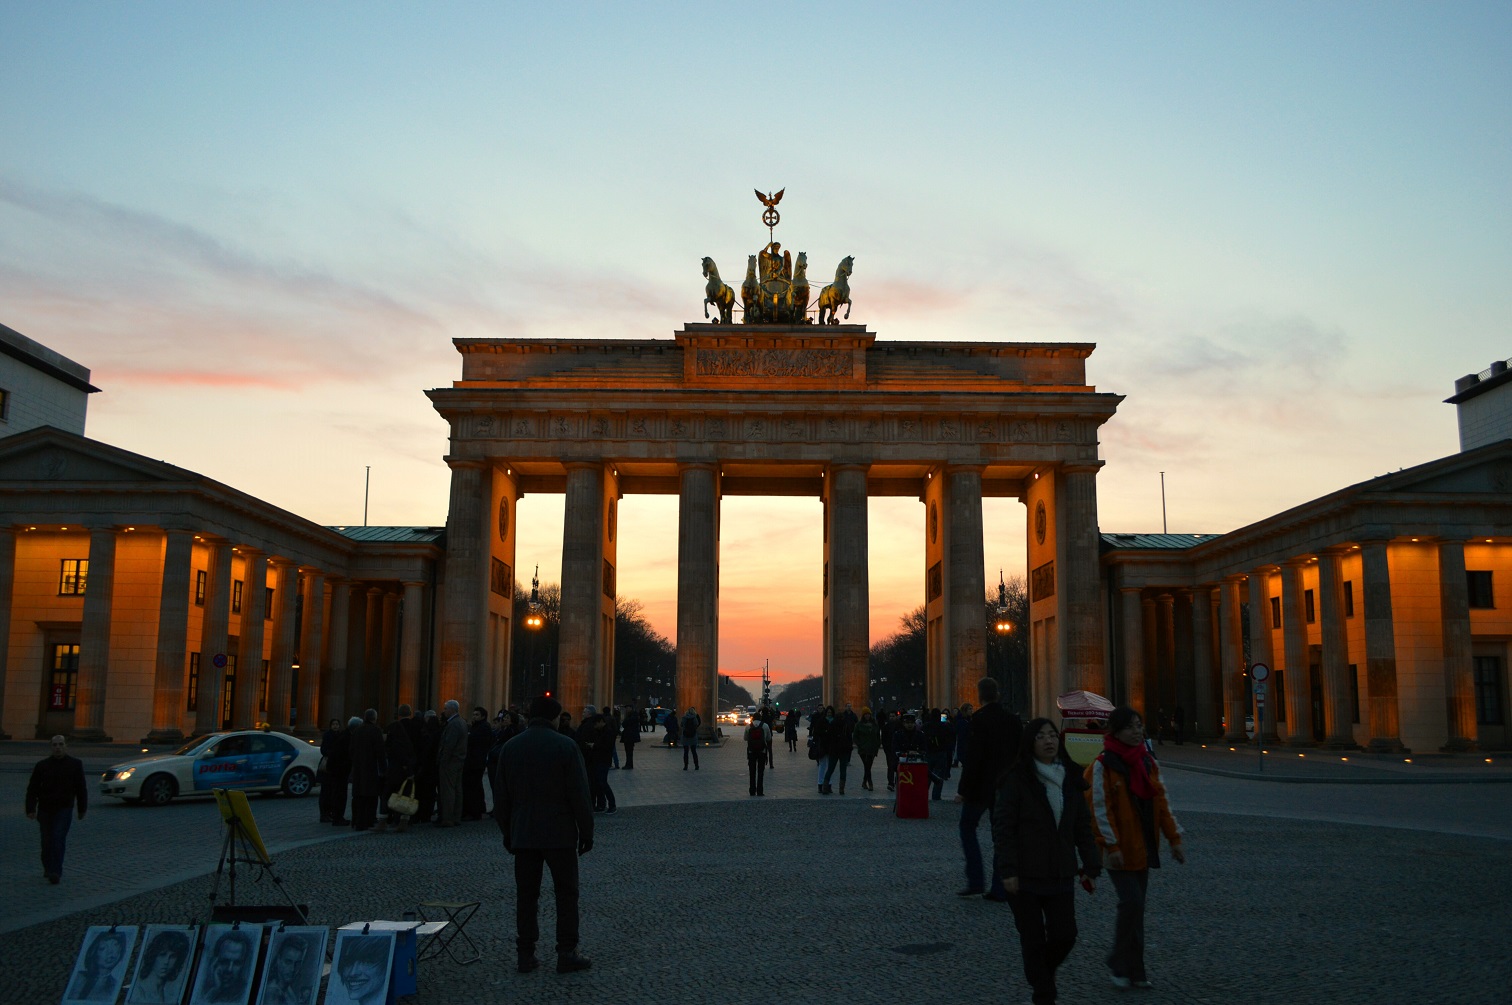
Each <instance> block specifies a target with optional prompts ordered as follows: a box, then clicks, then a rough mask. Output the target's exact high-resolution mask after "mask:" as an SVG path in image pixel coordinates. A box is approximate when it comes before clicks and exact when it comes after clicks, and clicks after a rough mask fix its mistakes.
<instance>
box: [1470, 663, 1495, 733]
mask: <svg viewBox="0 0 1512 1005" xmlns="http://www.w3.org/2000/svg"><path fill="white" fill-rule="evenodd" d="M1501 692H1502V668H1501V657H1500V656H1477V657H1475V721H1476V722H1478V723H1480V724H1481V725H1483V726H1500V725H1501V724H1502V699H1501Z"/></svg>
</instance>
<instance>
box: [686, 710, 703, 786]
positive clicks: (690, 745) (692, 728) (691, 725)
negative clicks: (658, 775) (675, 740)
mask: <svg viewBox="0 0 1512 1005" xmlns="http://www.w3.org/2000/svg"><path fill="white" fill-rule="evenodd" d="M701 725H703V720H702V719H701V718H699V716H698V713H697V712H695V711H694V710H693V706H692V705H689V706H688V711H687V712H685V713H683V717H682V750H683V770H684V771H687V770H688V752H689V751H692V753H693V770H694V771H697V770H698V727H699V726H701Z"/></svg>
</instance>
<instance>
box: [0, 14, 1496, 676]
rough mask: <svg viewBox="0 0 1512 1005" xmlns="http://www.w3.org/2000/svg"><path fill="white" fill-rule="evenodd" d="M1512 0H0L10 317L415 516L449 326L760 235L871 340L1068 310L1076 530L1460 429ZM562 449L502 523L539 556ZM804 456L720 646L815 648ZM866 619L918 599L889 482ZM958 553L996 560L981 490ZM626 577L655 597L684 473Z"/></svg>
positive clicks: (115, 434) (134, 399) (429, 470)
mask: <svg viewBox="0 0 1512 1005" xmlns="http://www.w3.org/2000/svg"><path fill="white" fill-rule="evenodd" d="M1509 53H1512V5H1508V4H1506V3H1467V2H1449V3H1439V4H1422V3H1390V2H1378V3H1369V4H1365V3H1332V2H1330V3H1322V2H1319V3H1284V2H1271V3H1263V4H1257V3H1245V2H1232V3H1224V4H1212V3H1130V4H1118V5H1112V4H1092V3H1079V2H1068V3H1062V4H1029V3H1012V2H994V3H981V4H968V3H959V4H951V3H941V4H912V3H898V4H888V3H875V4H866V5H820V4H784V3H764V4H758V5H751V4H742V5H721V4H713V3H707V2H705V3H701V4H670V3H668V4H650V3H641V4H609V3H596V4H581V3H571V2H561V3H553V4H522V3H502V2H495V3H446V2H436V0H432V2H428V3H426V4H396V3H381V2H379V3H375V2H365V3H336V2H328V3H322V4H319V5H309V4H295V3H279V2H262V3H257V4H202V3H166V2H150V0H147V2H141V3H134V4H113V3H109V4H107V3H89V2H80V3H71V4H53V3H43V2H33V0H0V322H4V323H5V324H8V325H9V326H10V327H12V328H15V329H16V330H18V331H20V332H22V333H23V334H25V335H27V336H29V337H31V338H33V339H36V340H37V341H39V342H41V343H43V344H44V345H47V346H49V347H51V348H53V349H55V350H57V351H59V352H61V353H63V354H64V355H66V356H68V357H70V358H71V359H74V360H76V361H78V362H79V363H81V364H83V365H84V366H87V367H89V368H90V369H91V370H92V371H93V382H94V383H95V385H96V386H98V387H100V388H102V389H103V390H102V393H100V394H98V395H94V396H93V399H92V401H91V402H90V412H89V423H88V433H89V435H91V436H92V437H95V438H97V439H100V440H103V441H105V442H108V443H112V444H115V445H117V446H120V447H124V448H126V449H128V450H133V451H136V452H138V453H141V454H146V455H148V456H150V457H154V458H159V459H162V460H167V461H171V462H172V463H174V464H177V465H179V466H181V467H185V468H189V469H191V470H194V471H198V472H201V473H203V474H205V475H208V476H210V477H212V478H216V479H218V480H220V481H223V482H226V483H227V484H230V485H232V486H234V487H236V488H239V489H242V490H244V491H247V492H250V493H253V494H255V495H258V496H260V497H262V498H264V499H267V500H269V501H270V502H273V503H275V504H277V505H279V506H282V507H284V508H286V509H289V510H291V511H293V512H295V513H298V514H300V515H302V516H305V517H307V518H309V519H312V520H315V521H317V522H320V523H324V524H331V525H336V524H346V523H360V522H361V518H362V509H363V503H364V477H365V475H366V473H367V469H368V468H369V467H371V490H370V495H369V498H368V519H369V522H370V523H374V524H429V525H439V524H442V523H444V522H445V518H446V498H447V491H448V487H449V477H448V472H447V468H446V466H445V465H444V464H443V463H442V462H441V457H442V456H443V455H444V454H445V452H446V429H445V425H444V424H443V423H442V422H441V420H440V418H439V417H438V416H437V415H436V414H435V412H434V411H433V409H432V408H431V407H430V404H429V401H428V400H427V399H426V398H425V396H424V394H423V392H424V390H425V389H427V388H432V387H442V386H446V385H448V384H449V383H450V382H451V381H452V380H454V379H456V378H457V377H459V376H460V371H461V366H460V357H458V356H457V354H456V352H455V350H454V348H453V346H452V345H451V339H453V338H479V337H488V338H541V337H549V338H573V339H591V338H670V337H671V335H672V332H673V331H675V330H676V329H678V328H680V327H681V326H682V325H683V324H684V323H686V322H688V321H699V320H702V300H703V285H704V280H703V278H702V276H701V275H700V274H699V267H700V266H699V263H700V260H701V259H702V257H703V256H705V255H709V256H712V257H713V258H714V259H715V260H716V262H719V263H725V264H724V265H723V271H724V273H725V275H726V278H729V277H730V276H731V275H732V274H738V273H739V272H740V269H739V267H738V266H739V263H741V262H743V260H744V257H745V256H746V255H748V254H751V253H752V252H754V251H755V250H756V249H757V248H759V247H760V246H761V244H763V243H764V242H765V240H766V231H765V228H763V227H762V226H761V223H760V211H761V206H760V204H759V203H757V202H756V200H755V198H754V196H753V195H752V189H753V188H760V189H762V190H763V191H771V190H775V189H786V195H785V197H784V199H783V201H782V203H781V206H780V210H781V213H782V223H781V224H780V225H779V228H778V234H777V236H778V238H779V239H780V240H782V241H783V244H784V247H787V248H789V249H792V250H794V251H800V250H802V251H807V252H808V254H809V259H810V261H811V262H813V263H814V267H813V269H812V270H811V271H813V272H814V274H815V276H816V278H817V277H820V276H824V275H827V274H828V273H829V271H830V269H831V267H830V266H829V265H828V263H830V262H838V261H839V260H840V259H841V258H842V257H844V256H846V255H852V256H854V257H855V271H854V274H853V275H852V277H851V280H850V282H851V290H852V299H853V302H854V312H853V314H852V318H851V320H852V321H859V322H864V323H865V324H867V325H868V327H869V329H870V330H871V331H873V332H875V333H876V335H877V338H878V339H879V340H881V341H886V340H898V341H912V340H950V341H1015V340H1022V341H1068V342H1095V343H1096V344H1097V347H1098V348H1097V350H1096V352H1095V353H1094V354H1093V355H1092V356H1091V357H1090V359H1088V361H1087V368H1088V379H1089V382H1090V383H1092V384H1094V385H1096V387H1097V388H1098V389H1099V390H1101V391H1113V392H1117V393H1119V394H1123V395H1126V396H1127V397H1126V399H1125V401H1124V402H1123V404H1122V405H1121V406H1120V408H1119V411H1118V414H1117V415H1116V416H1115V417H1114V418H1113V419H1112V420H1111V421H1110V422H1109V423H1108V424H1107V425H1106V426H1104V427H1103V430H1102V445H1101V451H1102V457H1103V459H1104V460H1105V462H1106V466H1105V467H1104V468H1103V470H1102V473H1101V474H1100V475H1099V478H1098V496H1099V519H1100V523H1101V526H1102V528H1103V530H1105V531H1115V532H1116V531H1125V532H1127V531H1155V530H1159V529H1161V525H1162V524H1161V520H1162V513H1161V503H1162V500H1161V482H1160V473H1161V472H1162V471H1163V472H1165V493H1166V499H1165V506H1166V514H1167V519H1168V521H1169V527H1170V529H1171V530H1172V531H1173V532H1175V531H1181V532H1209V533H1221V532H1224V531H1228V530H1232V529H1235V528H1238V527H1241V526H1244V525H1245V524H1247V523H1250V522H1253V521H1255V520H1258V519H1261V518H1263V517H1265V516H1268V515H1270V514H1272V513H1275V512H1277V511H1279V510H1282V509H1285V508H1287V507H1289V506H1293V505H1296V504H1299V503H1302V502H1305V501H1307V500H1309V499H1312V498H1315V497H1317V496H1319V495H1322V494H1324V493H1327V492H1330V491H1333V490H1335V489H1338V488H1341V487H1343V486H1345V485H1348V484H1352V483H1354V482H1358V481H1362V480H1365V479H1368V478H1371V477H1373V476H1375V475H1378V474H1382V473H1385V472H1387V471H1394V470H1397V469H1398V468H1402V467H1407V466H1410V465H1413V464H1417V463H1421V462H1423V461H1427V460H1431V459H1433V458H1435V457H1440V456H1443V455H1445V454H1449V453H1452V452H1454V451H1455V450H1456V449H1457V446H1458V440H1457V430H1456V425H1455V417H1454V411H1453V407H1452V406H1450V405H1446V404H1444V403H1443V399H1444V398H1446V397H1448V396H1449V395H1450V394H1451V393H1452V392H1453V382H1454V380H1455V379H1456V378H1457V377H1459V376H1462V375H1464V374H1467V373H1473V372H1477V371H1480V370H1484V369H1485V368H1486V367H1487V366H1489V364H1490V363H1491V361H1493V360H1498V359H1506V358H1508V357H1509V356H1512V323H1509V322H1512V281H1509V279H1512V199H1509V188H1508V187H1509V180H1512V55H1509ZM561 510H562V498H561V497H560V496H546V495H543V496H528V497H526V499H525V500H524V501H523V502H522V503H521V506H520V512H519V520H520V521H521V523H520V527H521V534H522V537H521V543H520V549H519V555H518V561H517V567H518V568H519V569H520V570H521V573H522V574H526V575H528V572H529V569H530V568H531V567H532V566H533V565H534V564H535V563H539V565H540V568H541V578H542V580H543V581H545V582H552V581H555V580H556V578H557V572H558V570H559V567H560V557H561V517H562V514H561ZM819 513H820V508H819V503H818V501H817V500H804V499H781V500H774V499H748V498H734V499H729V500H726V501H725V503H724V507H723V510H722V527H723V535H722V544H721V562H722V565H721V605H720V619H721V620H720V663H721V668H722V669H724V670H726V671H729V672H742V671H746V670H751V669H755V668H757V667H760V666H761V665H762V664H763V663H764V662H765V661H767V660H770V661H771V665H772V669H773V673H774V676H775V677H777V678H778V679H779V680H781V679H790V678H793V677H798V676H803V675H806V674H808V673H813V672H817V670H818V667H819V665H820V654H819V642H820V621H819V618H820V598H819V591H820V575H821V572H820V564H821V561H822V559H821V543H820V527H819ZM869 523H870V534H871V539H872V552H871V602H872V617H871V628H872V634H873V637H874V638H881V637H883V636H885V635H887V634H889V633H891V632H892V631H893V630H895V628H896V627H897V622H898V618H899V617H900V616H901V615H903V614H904V613H906V612H907V611H908V610H910V609H911V608H913V607H915V606H917V605H918V604H919V603H921V602H922V599H923V598H922V591H923V576H922V564H923V557H922V556H923V515H922V506H921V505H920V504H919V503H917V502H916V501H913V500H900V499H877V500H873V501H872V504H871V507H870V514H869ZM985 524H986V534H987V541H986V553H987V566H988V570H987V575H988V580H989V582H994V583H995V582H996V580H997V573H998V570H999V569H1001V570H1002V571H1003V572H1004V574H1005V575H1007V576H1013V575H1023V573H1024V568H1023V567H1024V509H1023V507H1022V506H1021V505H1020V504H1019V503H1018V502H1017V501H1014V500H993V501H989V504H988V506H987V510H986V514H985ZM620 526H621V528H622V533H621V540H622V542H623V544H622V548H621V552H620V569H619V584H620V589H621V591H622V593H623V594H624V595H628V596H631V597H635V598H637V599H640V600H641V601H642V603H643V604H644V605H645V610H646V612H647V614H648V616H649V617H650V618H651V621H652V623H653V625H654V626H655V627H657V628H658V629H659V630H661V631H662V632H663V633H665V634H666V635H668V636H669V637H675V628H676V620H675V582H674V580H673V573H674V571H675V564H676V555H675V547H674V548H673V549H672V552H671V553H669V552H668V549H667V545H666V542H667V541H668V540H672V541H675V526H676V501H675V499H672V498H663V497H643V496H629V497H626V499H625V500H624V501H623V502H622V504H621V514H620Z"/></svg>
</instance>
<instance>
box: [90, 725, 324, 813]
mask: <svg viewBox="0 0 1512 1005" xmlns="http://www.w3.org/2000/svg"><path fill="white" fill-rule="evenodd" d="M319 766H320V748H319V747H316V746H315V745H313V744H311V743H307V742H306V741H304V740H301V739H298V738H297V737H293V736H289V735H287V734H284V733H270V732H264V731H262V730H253V729H244V730H238V731H236V732H230V733H211V734H210V735H209V736H201V737H198V738H196V739H193V740H190V741H189V742H188V743H186V744H184V745H183V746H182V747H180V748H179V749H178V750H175V751H174V752H173V753H171V754H152V755H150V756H147V757H138V758H135V759H134V760H130V761H126V762H124V763H122V764H117V765H115V766H113V767H112V768H111V769H110V770H109V771H106V772H105V773H104V774H102V775H101V776H100V795H102V796H113V797H115V798H116V799H126V800H130V801H132V802H142V803H146V804H147V805H148V806H162V805H163V804H164V803H166V802H168V801H169V800H170V799H173V798H174V797H175V796H195V795H200V796H208V795H210V790H211V789H242V790H244V791H247V792H283V793H286V794H288V795H291V796H303V795H308V794H309V792H310V791H311V790H312V789H314V788H315V771H316V769H317V768H318V767H319Z"/></svg>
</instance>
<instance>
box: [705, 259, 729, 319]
mask: <svg viewBox="0 0 1512 1005" xmlns="http://www.w3.org/2000/svg"><path fill="white" fill-rule="evenodd" d="M703 274H704V278H705V279H707V280H708V281H709V285H708V286H706V287H704V317H705V318H707V317H708V316H709V305H710V304H713V305H714V306H715V307H717V308H719V317H718V318H716V319H715V320H714V323H715V324H721V325H727V324H730V323H731V321H730V315H731V313H732V311H733V310H734V308H735V291H734V290H732V289H730V287H729V284H727V283H726V282H725V281H724V280H722V279H720V278H719V267H718V266H716V265H715V264H714V259H712V258H709V257H708V256H705V257H704V260H703Z"/></svg>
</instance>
